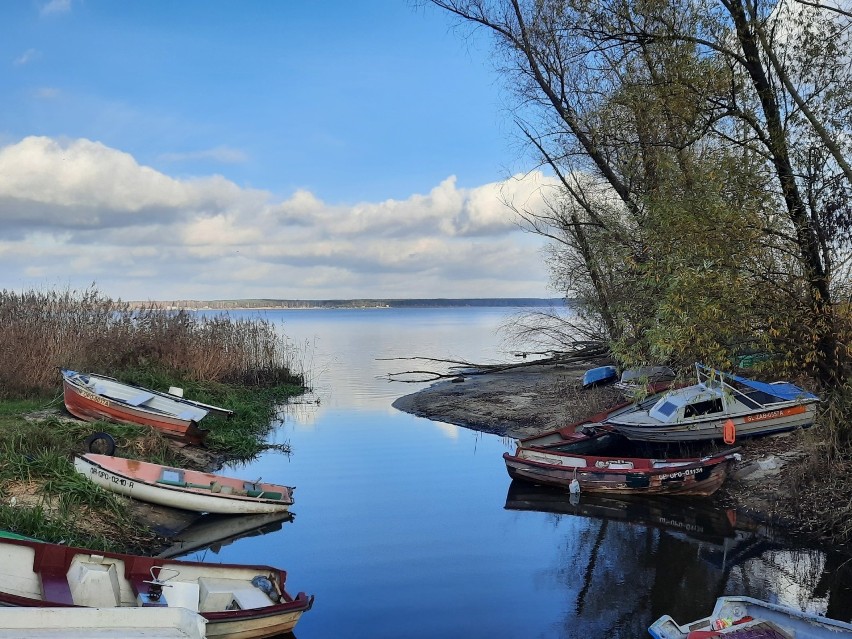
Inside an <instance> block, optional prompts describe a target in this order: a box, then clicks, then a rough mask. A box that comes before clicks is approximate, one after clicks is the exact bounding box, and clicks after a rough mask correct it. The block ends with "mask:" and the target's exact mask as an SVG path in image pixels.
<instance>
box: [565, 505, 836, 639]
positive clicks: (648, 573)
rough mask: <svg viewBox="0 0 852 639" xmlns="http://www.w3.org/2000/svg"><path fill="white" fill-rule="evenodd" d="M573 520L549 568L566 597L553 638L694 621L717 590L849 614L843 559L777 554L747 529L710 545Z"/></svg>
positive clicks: (630, 635) (627, 632)
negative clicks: (667, 618)
mask: <svg viewBox="0 0 852 639" xmlns="http://www.w3.org/2000/svg"><path fill="white" fill-rule="evenodd" d="M583 522H584V523H583V525H580V526H578V527H577V528H575V529H574V530H575V533H574V534H573V535H572V536H571V537H569V538H567V539H566V543H565V545H564V547H563V549H562V551H561V552H560V557H559V568H558V569H557V570H556V577H557V579H558V580H559V582H560V583H563V584H564V585H565V586H567V590H566V593H571V595H570V596H571V597H572V598H573V599H574V601H573V605H571V606H569V612H568V615H567V618H566V619H565V621H564V627H563V631H562V633H563V634H562V636H563V637H566V638H574V637H577V638H579V637H607V638H608V639H634V638H636V637H643V636H646V635H647V628H648V626H649V625H650V624H651V623H652V622H653V621H654V620H655V619H657V618H658V617H659V616H661V615H663V614H670V615H672V617H674V618H675V619H678V620H682V621H687V620H692V619H696V618H699V617H702V616H705V615H707V614H709V612H710V611H711V610H712V609H713V606H714V604H715V601H716V598H717V597H719V596H722V595H726V594H727V595H732V594H744V595H747V596H751V597H756V598H759V599H765V600H768V601H775V602H779V603H782V604H785V605H791V606H795V607H797V608H800V609H807V610H809V611H813V612H817V613H820V614H827V615H829V616H833V617H834V618H839V619H842V620H844V621H848V620H849V617H850V615H852V606H851V605H850V598H852V591H850V587H849V586H850V579H849V578H850V576H852V562H849V563H847V564H843V560H842V558H840V557H837V556H826V554H824V553H823V552H820V551H817V550H808V549H795V550H789V549H788V550H784V549H779V548H778V547H777V546H775V545H774V544H773V545H768V544H767V543H764V541H761V540H760V539H759V538H757V537H755V536H753V535H752V534H751V533H749V534H737V535H736V536H733V537H724V538H720V539H718V540H716V541H711V540H708V539H706V538H704V539H697V538H694V537H690V536H689V535H687V534H684V533H683V532H680V531H670V530H665V529H659V528H653V527H646V526H645V525H641V524H630V523H626V522H621V521H607V520H601V519H593V518H590V519H584V520H583ZM773 546H774V547H773ZM841 573H842V574H841ZM844 577H845V578H844ZM832 613H833V614H832Z"/></svg>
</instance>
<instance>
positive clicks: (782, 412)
mask: <svg viewBox="0 0 852 639" xmlns="http://www.w3.org/2000/svg"><path fill="white" fill-rule="evenodd" d="M804 412H805V407H804V406H791V407H790V408H779V409H778V410H771V411H769V412H767V413H758V414H757V415H746V416H745V417H743V421H744V422H745V423H746V424H748V423H750V422H762V421H764V420H766V419H777V418H779V417H787V416H788V415H799V414H801V413H804Z"/></svg>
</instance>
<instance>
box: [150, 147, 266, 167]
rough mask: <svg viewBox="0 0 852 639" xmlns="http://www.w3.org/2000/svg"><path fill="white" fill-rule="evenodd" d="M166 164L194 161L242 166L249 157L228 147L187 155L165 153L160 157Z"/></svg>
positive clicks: (187, 153)
mask: <svg viewBox="0 0 852 639" xmlns="http://www.w3.org/2000/svg"><path fill="white" fill-rule="evenodd" d="M160 159H161V160H163V161H164V162H186V161H194V160H210V161H212V162H219V163H221V164H242V163H244V162H247V161H248V159H249V158H248V155H247V154H246V152H245V151H241V150H240V149H232V148H231V147H227V146H217V147H215V148H212V149H203V150H201V151H189V152H186V153H164V154H162V155H161V156H160Z"/></svg>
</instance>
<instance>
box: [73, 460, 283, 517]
mask: <svg viewBox="0 0 852 639" xmlns="http://www.w3.org/2000/svg"><path fill="white" fill-rule="evenodd" d="M74 468H75V470H76V471H77V472H78V473H80V474H81V475H84V476H85V477H88V478H89V479H90V480H91V481H92V482H94V483H95V484H97V485H98V486H100V487H101V488H104V489H106V490H109V491H111V492H114V493H118V494H119V495H124V496H126V497H132V498H133V499H138V500H140V501H145V502H148V503H152V504H157V505H159V506H169V507H171V508H180V509H183V510H191V511H194V512H200V513H218V514H225V515H258V514H262V513H280V512H286V511H287V510H288V509H289V508H290V506H291V505H292V504H293V488H292V487H290V486H281V485H279V484H269V483H264V482H261V481H260V480H257V481H245V480H243V479H237V478H234V477H225V476H223V475H214V474H213V473H205V472H201V471H198V470H186V469H183V468H172V467H171V466H161V465H160V464H153V463H150V462H144V461H139V460H136V459H125V458H123V457H111V456H109V455H97V454H95V453H86V454H85V455H80V456H77V457H75V458H74Z"/></svg>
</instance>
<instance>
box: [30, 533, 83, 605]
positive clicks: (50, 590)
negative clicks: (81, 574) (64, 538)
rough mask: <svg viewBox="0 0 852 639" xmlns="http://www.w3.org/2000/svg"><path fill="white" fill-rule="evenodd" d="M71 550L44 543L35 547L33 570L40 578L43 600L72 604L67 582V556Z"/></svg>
mask: <svg viewBox="0 0 852 639" xmlns="http://www.w3.org/2000/svg"><path fill="white" fill-rule="evenodd" d="M69 552H72V551H71V550H70V549H69V548H68V547H66V546H51V545H44V546H40V547H39V548H37V549H36V553H35V556H34V557H33V572H35V573H38V576H39V578H40V579H41V589H42V593H43V596H44V600H45V601H50V602H53V603H56V604H59V605H63V604H65V605H69V606H73V605H74V597H73V595H72V594H71V586H70V585H69V583H68V575H67V572H68V564H69V561H68V557H67V554H68V553H69Z"/></svg>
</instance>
